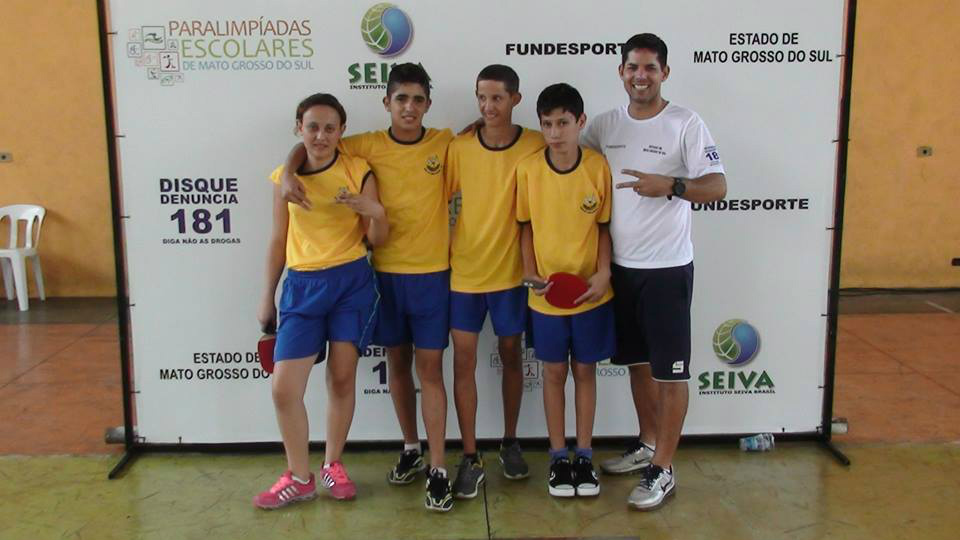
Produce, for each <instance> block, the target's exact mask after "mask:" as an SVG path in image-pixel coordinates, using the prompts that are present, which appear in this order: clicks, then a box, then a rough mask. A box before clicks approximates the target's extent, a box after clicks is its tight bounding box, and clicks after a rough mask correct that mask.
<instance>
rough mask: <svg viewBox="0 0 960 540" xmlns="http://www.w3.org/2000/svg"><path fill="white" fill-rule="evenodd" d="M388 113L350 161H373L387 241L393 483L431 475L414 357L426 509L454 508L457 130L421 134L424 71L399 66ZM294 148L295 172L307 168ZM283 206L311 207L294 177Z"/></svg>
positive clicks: (384, 281)
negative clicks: (453, 145)
mask: <svg viewBox="0 0 960 540" xmlns="http://www.w3.org/2000/svg"><path fill="white" fill-rule="evenodd" d="M383 106H384V109H385V110H386V111H387V112H389V113H390V127H389V128H388V129H385V130H380V131H372V132H368V133H361V134H359V135H353V136H350V137H346V138H344V139H343V140H342V141H341V145H342V148H343V149H344V151H345V153H347V154H348V155H353V156H357V157H361V158H363V159H366V160H367V162H368V163H369V164H370V168H371V169H372V170H373V172H374V174H376V175H377V179H378V181H379V184H378V187H379V188H380V192H379V194H380V200H381V201H382V203H383V206H384V208H385V209H386V213H387V219H388V221H389V224H390V237H389V239H388V240H387V241H386V242H385V243H384V244H383V245H382V246H378V247H377V249H375V250H374V252H373V267H374V269H375V270H376V273H377V282H378V284H379V289H380V294H381V300H380V306H379V321H378V324H377V329H376V331H375V332H374V338H373V342H374V343H376V344H378V345H382V346H385V347H387V363H388V373H389V378H388V384H389V388H390V395H391V397H392V399H393V405H394V409H395V410H396V413H397V419H398V420H399V423H400V429H401V432H402V433H403V439H404V451H403V453H402V454H401V455H400V459H399V460H398V461H397V464H396V465H395V466H394V468H393V469H392V470H391V471H390V473H389V475H388V477H387V479H388V480H389V481H390V483H393V484H409V483H410V482H413V481H414V479H415V478H416V475H417V474H418V473H419V472H420V471H422V470H424V469H425V465H424V463H423V458H422V454H421V446H420V439H419V435H418V434H417V418H416V406H417V396H416V390H415V388H414V384H413V373H412V370H411V368H412V367H413V365H414V349H415V350H416V355H415V356H416V364H415V365H416V370H417V378H418V379H419V380H420V387H421V392H422V395H423V399H422V403H421V411H422V414H423V422H424V424H425V426H426V428H427V440H428V442H429V445H430V470H429V473H428V475H427V486H426V499H425V503H424V505H425V506H426V508H427V509H429V510H435V511H439V512H446V511H448V510H450V509H451V508H452V507H453V495H452V494H451V491H450V481H449V479H448V477H447V471H446V469H445V468H444V444H445V438H446V422H447V394H446V389H445V388H444V386H443V364H442V361H443V350H444V349H445V348H446V347H447V344H448V339H449V338H448V336H449V330H450V326H449V312H448V310H449V301H450V300H449V292H450V272H449V267H450V266H449V236H450V220H449V214H448V208H447V201H448V198H449V193H448V192H447V189H446V184H445V182H444V176H443V168H444V161H445V158H446V153H447V145H448V144H449V143H450V141H451V140H452V139H453V134H452V133H451V132H450V130H447V129H444V130H437V129H432V128H425V127H424V126H423V115H425V114H426V113H427V111H428V110H429V109H430V77H429V76H428V75H427V72H426V71H425V70H424V69H423V67H422V66H420V65H418V64H412V63H406V64H398V65H397V66H394V68H393V70H391V72H390V75H389V77H388V80H387V95H386V97H384V99H383ZM302 153H303V150H302V148H301V147H298V148H295V149H294V151H293V152H291V156H290V158H289V159H288V162H287V163H288V165H291V166H290V167H288V170H291V169H292V170H295V169H296V166H297V165H298V164H299V163H300V162H301V161H302V157H301V156H302V155H303V154H302ZM283 183H284V189H283V192H284V197H285V198H286V200H288V201H291V202H296V203H300V204H305V205H308V206H309V201H307V200H306V197H305V194H304V193H303V192H302V186H301V184H300V183H299V182H298V181H297V179H296V178H295V177H293V176H292V175H289V174H285V175H284V179H283Z"/></svg>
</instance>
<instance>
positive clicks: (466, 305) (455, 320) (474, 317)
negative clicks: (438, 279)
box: [450, 287, 527, 337]
mask: <svg viewBox="0 0 960 540" xmlns="http://www.w3.org/2000/svg"><path fill="white" fill-rule="evenodd" d="M487 311H489V312H490V322H492V323H493V333H495V334H496V335H498V336H501V337H504V336H515V335H517V334H520V333H522V332H523V331H524V329H525V328H526V327H527V289H526V287H514V288H513V289H507V290H505V291H496V292H489V293H463V292H457V291H450V328H453V329H455V330H463V331H464V332H473V333H475V334H478V333H480V330H482V329H483V321H484V319H486V318H487Z"/></svg>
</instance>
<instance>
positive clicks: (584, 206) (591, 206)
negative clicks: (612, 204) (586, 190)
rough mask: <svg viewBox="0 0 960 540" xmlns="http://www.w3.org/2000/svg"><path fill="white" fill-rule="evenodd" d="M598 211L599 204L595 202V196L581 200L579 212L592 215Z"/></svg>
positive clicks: (588, 196)
mask: <svg viewBox="0 0 960 540" xmlns="http://www.w3.org/2000/svg"><path fill="white" fill-rule="evenodd" d="M599 209H600V203H599V202H598V201H597V196H596V195H587V196H586V197H584V198H583V202H581V203H580V210H581V211H583V212H586V213H587V214H594V213H596V211H597V210H599Z"/></svg>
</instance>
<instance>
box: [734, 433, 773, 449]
mask: <svg viewBox="0 0 960 540" xmlns="http://www.w3.org/2000/svg"><path fill="white" fill-rule="evenodd" d="M773 445H774V441H773V433H758V434H757V435H754V436H752V437H744V438H742V439H740V450H743V451H744V452H769V451H770V450H773Z"/></svg>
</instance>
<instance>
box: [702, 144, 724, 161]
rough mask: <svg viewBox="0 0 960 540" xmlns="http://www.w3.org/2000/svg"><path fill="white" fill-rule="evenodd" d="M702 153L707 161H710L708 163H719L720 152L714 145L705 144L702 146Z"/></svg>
mask: <svg viewBox="0 0 960 540" xmlns="http://www.w3.org/2000/svg"><path fill="white" fill-rule="evenodd" d="M703 155H704V157H705V158H707V161H709V162H710V165H719V164H720V154H719V153H718V152H717V147H716V146H707V147H706V148H704V149H703Z"/></svg>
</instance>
